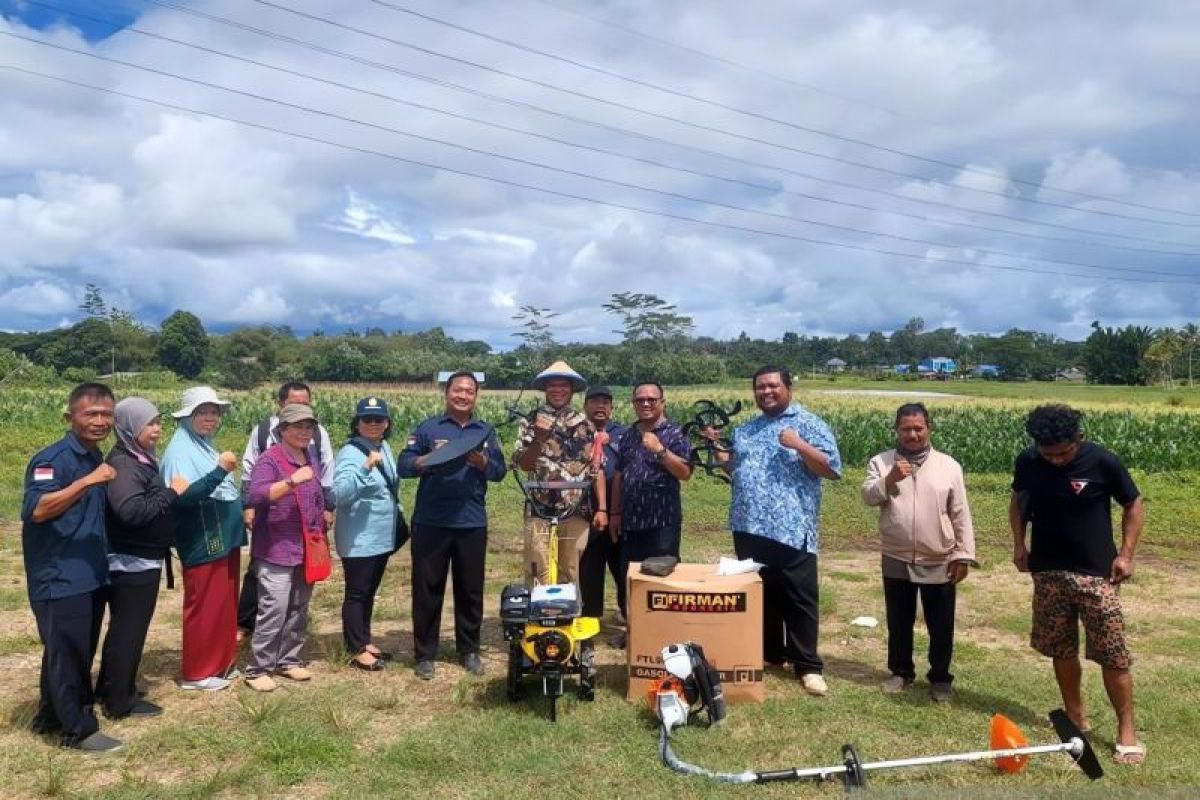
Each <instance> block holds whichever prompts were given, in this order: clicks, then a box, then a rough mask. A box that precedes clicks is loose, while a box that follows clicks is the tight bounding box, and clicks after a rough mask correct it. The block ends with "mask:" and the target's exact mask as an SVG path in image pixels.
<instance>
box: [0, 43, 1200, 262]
mask: <svg viewBox="0 0 1200 800" xmlns="http://www.w3.org/2000/svg"><path fill="white" fill-rule="evenodd" d="M0 69H7V70H11V71H13V72H18V73H22V74H25V75H32V76H36V77H39V78H44V79H47V80H51V81H57V82H59V83H63V84H67V85H71V86H77V87H80V88H84V89H89V90H92V91H96V92H102V93H105V94H109V95H113V96H116V97H123V98H126V99H129V100H136V101H138V102H142V103H148V104H150V105H155V106H159V107H161V108H169V109H172V110H174V111H182V112H186V113H189V114H196V115H198V116H202V117H209V118H212V119H219V120H222V121H225V122H229V123H233V124H236V125H244V126H246V127H249V128H256V129H258V130H263V131H268V132H271V133H276V134H280V135H282V136H288V137H291V138H294V139H300V140H303V141H307V142H313V143H316V144H323V145H328V146H330V147H336V148H339V149H342V150H348V151H351V152H356V153H361V154H363V155H370V156H377V157H379V158H384V159H388V160H390V161H395V162H398V163H403V164H408V165H410V166H415V167H422V168H425V169H431V170H437V171H441V172H446V173H449V174H453V175H461V176H464V177H468V178H476V179H478V180H485V181H489V182H491V183H496V184H500V185H504V186H511V187H513V188H517V189H526V190H529V191H534V192H539V193H542V194H547V195H551V196H553V197H562V198H565V199H569V200H578V201H580V202H585V203H592V204H594V205H598V206H603V207H606V208H615V209H620V210H623V211H632V212H635V213H639V214H646V215H649V216H655V217H662V218H664V219H672V220H677V221H680V222H689V223H693V224H696V225H703V226H705V227H710V228H717V229H721V230H729V231H736V232H740V233H750V234H756V235H760V236H769V237H773V238H778V239H785V240H789V241H796V242H803V243H806V244H814V245H821V246H827V247H836V248H840V249H843V250H853V251H856V252H863V253H874V254H877V255H885V256H895V257H897V258H906V259H910V260H916V261H923V262H925V263H936V264H954V265H958V266H964V267H971V268H976V269H989V270H999V271H1002V272H1019V273H1028V274H1036V275H1057V276H1060V277H1069V278H1084V279H1087V280H1090V281H1097V280H1098V281H1100V282H1104V281H1121V282H1126V283H1142V284H1145V283H1161V284H1180V285H1189V286H1197V285H1200V281H1198V280H1186V279H1185V280H1181V281H1169V280H1162V279H1154V278H1149V279H1148V278H1141V277H1123V276H1120V275H1111V276H1098V275H1090V274H1086V273H1077V272H1062V271H1058V270H1047V269H1038V268H1034V267H1020V266H1011V265H1001V264H982V263H977V262H974V261H966V260H964V259H954V258H930V257H929V256H928V255H921V254H915V253H906V252H903V251H899V250H884V249H881V248H875V247H869V246H866V245H860V244H852V243H849V242H837V241H830V240H825V239H815V238H812V237H808V236H801V235H798V234H792V233H782V232H780V231H772V230H766V229H762V228H751V227H747V226H744V225H734V224H732V223H727V222H718V221H715V220H707V219H700V218H696V217H689V216H686V215H684V214H675V213H673V212H669V211H660V210H657V209H648V208H642V207H640V206H634V205H630V204H626V203H618V202H614V201H611V200H601V199H598V198H594V197H589V196H587V195H581V194H575V193H572V192H565V191H562V190H559V189H550V188H547V187H544V186H535V185H533V184H528V183H522V182H520V181H514V180H509V179H507V178H497V177H495V176H492V175H486V174H483V173H479V172H473V171H470V170H465V169H460V168H457V167H448V166H445V165H442V164H435V163H431V162H425V161H418V160H416V159H411V158H406V157H404V156H399V155H396V154H394V153H385V152H382V151H379V150H372V149H370V148H367V147H359V146H357V145H351V144H346V143H344V142H337V141H333V140H330V139H324V138H321V137H318V136H313V135H311V134H306V133H300V132H298V131H292V130H287V129H285V128H279V127H275V126H271V125H266V124H263V123H259V122H251V121H249V120H243V119H240V118H237V117H233V116H229V115H225V114H219V113H216V112H212V111H202V110H199V109H196V108H192V107H189V106H184V105H182V104H179V103H171V102H167V101H165V100H156V99H153V98H148V97H143V96H141V95H136V94H132V93H130V92H122V91H119V90H117V89H111V88H108V87H105V86H96V85H94V84H90V83H84V82H82V81H76V80H72V79H70V78H64V77H61V76H58V75H51V74H49V73H45V72H40V71H38V70H33V69H27V68H25V67H18V66H14V65H9V64H0ZM1181 277H1182V276H1181Z"/></svg>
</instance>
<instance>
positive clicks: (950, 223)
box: [26, 0, 1200, 256]
mask: <svg viewBox="0 0 1200 800" xmlns="http://www.w3.org/2000/svg"><path fill="white" fill-rule="evenodd" d="M26 2H28V3H29V4H30V5H34V6H38V7H40V8H46V9H50V10H53V11H58V12H60V13H63V14H66V15H69V16H71V17H75V18H79V19H85V20H88V21H90V22H95V23H100V24H106V25H110V26H112V27H113V28H114V29H118V28H119V29H120V30H121V31H122V32H125V33H134V34H137V35H139V36H143V37H146V38H150V39H155V40H158V41H163V42H168V43H170V44H174V45H179V46H182V47H188V48H191V49H193V50H198V51H200V52H204V53H209V54H212V55H216V56H220V57H223V58H228V59H231V60H233V61H238V62H241V63H245V64H252V65H254V66H257V67H262V68H264V69H269V70H273V71H276V72H280V73H283V74H286V75H291V76H294V77H299V78H303V79H306V80H310V81H314V82H317V83H321V84H324V85H327V86H334V87H337V88H339V89H344V90H347V91H351V92H355V93H358V94H362V95H365V96H368V97H375V98H378V99H382V100H387V101H389V102H393V103H397V104H401V105H405V106H408V107H410V108H417V109H421V110H423V111H429V112H433V113H436V114H442V115H445V116H448V117H451V118H454V119H460V120H465V121H468V122H472V123H475V124H479V125H485V126H488V127H491V128H496V129H498V130H503V131H507V132H509V133H516V134H520V135H523V136H530V137H534V138H538V139H542V140H545V141H549V142H553V143H555V144H561V145H564V146H566V147H572V148H577V149H581V150H586V151H589V152H594V153H601V154H604V155H609V156H613V157H616V158H622V159H627V160H630V161H634V162H638V163H642V164H648V165H651V166H654V167H659V168H662V169H668V170H673V171H676V172H681V173H685V174H689V175H694V176H697V177H701V178H706V179H711V180H716V181H722V182H726V183H730V184H735V185H739V186H745V187H748V188H752V189H757V190H761V191H766V192H770V193H771V194H773V195H774V194H786V195H792V196H795V197H798V198H802V199H805V200H812V201H816V202H820V203H828V204H833V205H838V206H843V207H847V208H856V209H860V210H864V211H871V212H876V213H881V214H888V215H893V216H898V217H904V218H906V219H913V220H917V221H920V222H926V223H931V224H935V225H942V226H947V227H960V228H971V229H975V230H981V231H987V232H990V233H999V234H1003V235H1007V236H1021V237H1026V238H1033V239H1040V240H1046V241H1053V242H1064V243H1068V244H1076V245H1085V246H1090V247H1106V248H1112V249H1118V250H1128V251H1133V252H1141V253H1151V254H1155V255H1173V256H1194V255H1200V253H1197V252H1196V251H1190V252H1189V251H1180V250H1159V249H1152V248H1145V247H1132V246H1128V245H1119V244H1112V243H1106V242H1091V241H1087V240H1083V239H1072V238H1068V237H1062V236H1049V235H1045V234H1038V233H1030V232H1027V231H1014V230H1009V229H1006V228H993V227H990V226H987V225H979V224H975V223H971V222H963V221H954V220H946V219H940V218H936V217H927V216H923V215H920V214H911V213H907V212H904V211H899V210H896V209H889V208H881V207H878V206H871V205H867V204H864V203H854V202H850V201H846V200H838V199H835V198H829V197H821V196H819V195H813V194H808V193H805V192H797V191H793V190H790V189H786V188H781V187H778V186H772V185H770V184H764V183H756V182H753V181H748V180H744V179H739V178H730V177H726V176H723V175H716V174H713V173H708V172H704V171H701V170H695V169H690V168H687V167H680V166H676V165H672V164H668V163H665V162H661V161H656V160H654V159H650V158H644V157H641V156H634V155H629V154H627V153H621V152H619V151H615V150H609V149H606V148H602V147H597V146H593V145H588V144H582V143H578V142H572V141H569V140H567V139H561V138H558V137H555V136H550V135H547V134H542V133H538V132H536V131H530V130H526V129H523V128H517V127H514V126H510V125H504V124H501V123H498V122H493V121H490V120H485V119H480V118H478V117H473V116H470V115H468V114H461V113H458V112H455V111H449V110H446V109H443V108H438V107H436V106H431V105H427V104H425V103H418V102H415V101H411V100H405V99H403V98H400V97H396V96H394V95H389V94H385V93H382V92H376V91H373V90H369V89H363V88H361V87H357V86H352V85H350V84H346V83H342V82H340V81H335V80H331V79H329V78H323V77H320V76H318V75H313V74H311V73H307V72H303V71H300V70H295V69H291V68H289V67H282V66H278V65H276V64H270V63H268V62H264V61H260V60H258V59H253V58H249V57H246V56H240V55H237V54H235V53H229V52H226V51H224V50H219V49H216V48H213V47H208V46H205V45H199V44H195V43H193V42H188V41H185V40H182V39H177V38H174V37H171V36H165V35H163V34H158V33H154V32H151V31H146V30H142V29H140V28H138V27H137V26H134V25H122V24H120V23H115V22H112V21H110V20H106V19H102V18H100V17H95V16H92V15H90V14H84V13H82V12H77V11H71V10H68V9H65V8H61V7H59V6H56V5H54V4H52V3H44V2H40V0H26ZM72 52H75V51H72Z"/></svg>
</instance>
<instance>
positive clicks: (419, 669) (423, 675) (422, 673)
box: [413, 661, 433, 681]
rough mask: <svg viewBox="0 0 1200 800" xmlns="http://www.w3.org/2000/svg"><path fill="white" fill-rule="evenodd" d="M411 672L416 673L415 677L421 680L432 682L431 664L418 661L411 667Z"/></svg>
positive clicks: (430, 662)
mask: <svg viewBox="0 0 1200 800" xmlns="http://www.w3.org/2000/svg"><path fill="white" fill-rule="evenodd" d="M413 672H415V673H417V677H418V678H420V679H421V680H423V681H431V680H433V662H432V661H418V662H417V665H416V666H415V667H413Z"/></svg>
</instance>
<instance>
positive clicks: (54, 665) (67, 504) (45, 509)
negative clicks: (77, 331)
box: [21, 383, 121, 752]
mask: <svg viewBox="0 0 1200 800" xmlns="http://www.w3.org/2000/svg"><path fill="white" fill-rule="evenodd" d="M113 406H114V398H113V393H112V390H111V389H109V388H108V387H107V386H105V385H103V384H100V383H83V384H80V385H79V386H76V387H75V389H74V390H73V391H72V392H71V395H70V398H69V399H68V400H67V411H66V413H65V414H64V415H63V419H64V421H65V422H66V423H67V424H68V425H70V427H71V429H70V430H69V431H68V432H67V434H66V435H65V436H63V438H62V439H59V440H58V441H57V442H55V443H54V444H52V445H50V446H49V447H47V448H46V449H45V450H42V451H41V452H40V453H38V454H37V455H35V456H34V457H33V458H32V459H31V460H30V461H29V466H28V467H26V469H25V496H24V501H23V502H22V504H21V522H22V526H21V549H22V551H23V553H24V559H25V577H26V584H27V588H28V590H29V605H30V607H31V608H32V609H33V615H34V617H35V618H36V619H37V628H38V636H39V637H40V638H41V640H42V647H43V649H42V674H41V697H40V698H39V701H38V710H37V714H36V715H35V716H34V718H33V729H34V731H36V732H37V733H44V734H57V735H58V736H59V741H60V743H61V744H62V745H63V746H64V747H75V748H79V749H80V750H86V751H89V752H109V751H113V750H117V749H119V748H120V747H121V743H120V742H119V741H117V740H116V739H113V738H112V737H110V736H107V735H105V734H103V733H101V732H100V724H99V722H97V720H96V714H95V712H94V711H93V708H92V705H93V702H94V697H93V689H92V659H93V657H94V656H95V654H96V643H97V641H98V640H99V638H100V623H101V621H102V620H103V618H104V590H105V587H106V586H107V585H108V556H107V550H108V542H107V539H106V536H105V529H104V487H105V484H107V483H108V482H109V481H111V480H112V479H113V478H114V477H115V476H116V474H117V473H116V471H115V470H114V469H113V468H112V467H111V466H110V465H108V464H106V463H104V458H103V454H102V453H101V452H100V442H102V441H104V439H105V438H106V437H107V436H108V434H109V433H110V432H111V431H112V428H113Z"/></svg>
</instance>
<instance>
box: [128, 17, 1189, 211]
mask: <svg viewBox="0 0 1200 800" xmlns="http://www.w3.org/2000/svg"><path fill="white" fill-rule="evenodd" d="M145 1H146V2H148V3H152V4H154V5H157V6H162V7H164V8H172V9H175V10H177V11H183V12H184V13H195V14H198V15H201V16H204V13H203V12H197V11H195V10H194V9H188V8H185V7H183V6H179V5H176V4H174V3H169V2H166V0H145ZM252 2H255V3H258V4H259V5H262V6H266V7H268V8H274V9H277V10H280V11H284V12H286V13H289V14H292V15H295V16H298V17H301V18H303V19H308V20H311V21H314V22H321V23H324V24H326V25H330V26H332V27H335V28H338V29H340V30H345V31H349V32H352V33H357V34H360V35H362V36H366V37H368V38H372V39H376V40H378V41H382V42H387V43H388V44H393V45H396V46H397V47H403V48H405V49H408V50H413V51H416V52H418V53H423V54H425V55H430V56H434V57H436V58H442V59H446V60H447V61H453V62H454V63H457V64H462V65H465V66H470V67H474V68H476V69H481V70H485V71H487V72H491V73H494V74H497V75H502V76H504V77H506V78H511V79H513V80H517V81H521V82H523V83H528V84H531V85H533V86H539V87H541V88H544V89H550V90H551V91H555V92H560V93H562V94H566V95H570V96H572V97H579V98H581V99H586V100H591V101H592V102H596V103H601V104H604V105H607V106H612V107H614V108H620V109H622V110H625V111H632V112H634V113H637V114H643V115H645V116H648V117H652V118H655V119H660V120H664V121H668V122H674V123H676V124H679V125H684V126H686V127H689V128H695V129H696V130H702V131H706V132H708V133H718V134H721V135H724V136H730V137H733V138H736V139H740V140H743V141H747V142H753V143H755V144H761V145H765V146H768V147H774V148H777V149H780V150H786V151H789V152H793V153H798V154H800V155H806V156H810V157H813V158H819V159H823V160H826V161H833V162H836V163H839V164H843V165H847V166H854V167H858V168H860V169H866V170H871V171H874V172H880V173H883V174H887V175H892V176H895V177H903V178H909V179H913V180H923V181H931V182H934V183H938V184H941V185H945V186H949V187H950V188H954V189H958V190H962V191H970V192H977V193H981V194H987V195H992V196H996V197H1003V198H1005V199H1008V200H1017V201H1020V202H1024V203H1035V204H1038V205H1044V206H1049V207H1053V208H1062V209H1068V210H1071V211H1077V212H1080V213H1087V214H1096V215H1100V216H1105V217H1112V218H1115V219H1125V220H1131V221H1135V222H1147V223H1151V224H1154V225H1166V226H1171V227H1179V228H1200V223H1186V222H1169V221H1166V220H1158V219H1152V218H1150V217H1139V216H1134V215H1131V214H1121V213H1118V212H1115V211H1103V210H1100V209H1090V208H1080V207H1078V206H1072V205H1069V204H1066V203H1055V202H1053V201H1050V200H1042V199H1038V198H1032V197H1021V196H1013V195H1009V194H1006V193H1004V192H999V191H994V190H990V189H982V188H979V187H975V186H953V185H951V184H947V183H945V182H944V181H937V180H933V179H930V178H928V177H927V176H923V175H918V174H915V173H910V172H904V171H902V170H894V169H890V168H888V167H880V166H877V165H874V164H865V163H863V162H860V161H854V160H853V159H848V158H842V157H840V156H831V155H829V154H827V153H819V152H816V151H813V150H805V149H804V148H800V147H794V146H791V145H785V144H780V143H779V142H772V141H770V140H767V139H760V138H758V137H754V136H748V135H746V134H741V133H736V132H734V131H730V130H726V129H724V128H718V127H716V126H712V125H704V124H702V123H699V122H694V121H691V120H685V119H680V118H678V117H672V116H670V115H669V114H661V113H659V112H656V111H650V110H647V109H644V108H638V107H636V106H631V105H628V104H626V103H621V102H619V101H616V100H609V99H607V98H603V97H596V96H595V95H590V94H587V93H586V92H581V91H578V90H575V89H568V88H564V87H561V86H557V85H555V84H553V83H549V82H546V81H541V80H538V79H536V78H529V77H526V76H523V75H519V74H517V73H514V72H509V71H507V70H503V69H500V68H498V67H492V66H488V65H486V64H480V63H478V62H475V61H471V60H469V59H466V58H461V57H459V56H453V55H448V54H446V53H442V52H439V51H436V50H432V49H430V48H427V47H422V46H421V45H416V44H412V43H411V42H405V41H402V40H400V39H394V38H391V37H388V36H383V35H381V34H378V33H375V32H374V31H368V30H364V29H362V28H356V27H354V26H353V25H347V24H345V23H343V22H338V21H337V20H334V19H330V18H328V17H322V16H320V15H318V14H310V13H308V12H306V11H298V10H296V9H292V8H288V7H286V6H282V5H279V4H277V3H273V2H270V0H252ZM1176 213H1184V212H1176ZM1196 216H1200V214H1197V215H1196Z"/></svg>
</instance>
